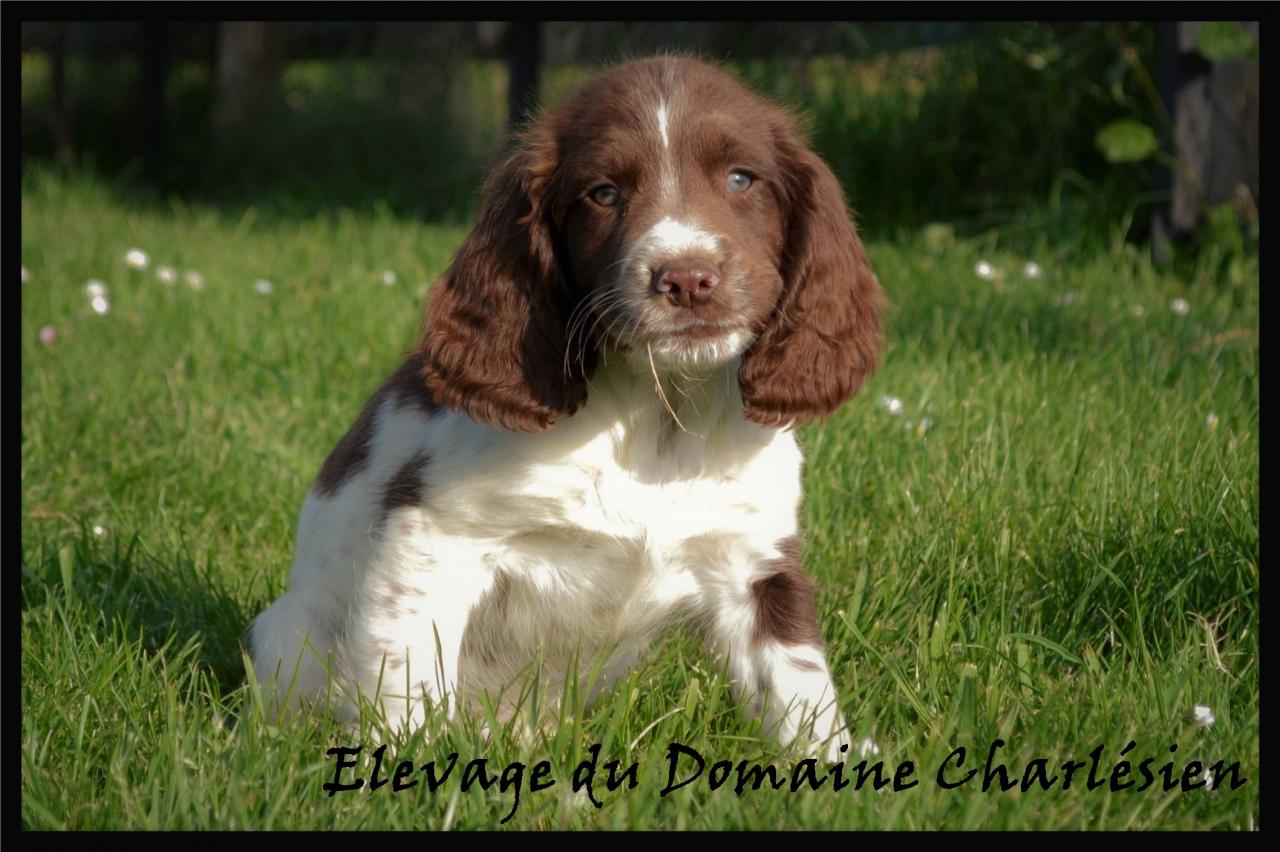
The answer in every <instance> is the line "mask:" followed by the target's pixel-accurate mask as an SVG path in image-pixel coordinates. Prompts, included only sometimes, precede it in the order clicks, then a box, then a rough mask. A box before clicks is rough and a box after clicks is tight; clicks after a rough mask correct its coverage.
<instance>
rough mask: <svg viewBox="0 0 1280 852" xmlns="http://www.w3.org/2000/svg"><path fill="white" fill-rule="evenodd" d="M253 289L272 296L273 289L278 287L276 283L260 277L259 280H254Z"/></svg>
mask: <svg viewBox="0 0 1280 852" xmlns="http://www.w3.org/2000/svg"><path fill="white" fill-rule="evenodd" d="M253 289H255V290H257V291H258V292H259V293H261V294H262V295H264V296H270V295H271V291H273V290H275V289H276V288H275V285H274V284H272V283H271V282H270V281H268V280H267V279H265V278H259V279H258V280H257V281H255V282H253Z"/></svg>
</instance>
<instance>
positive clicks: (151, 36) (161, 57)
mask: <svg viewBox="0 0 1280 852" xmlns="http://www.w3.org/2000/svg"><path fill="white" fill-rule="evenodd" d="M166 48H167V45H166V43H165V25H164V22H163V21H147V22H146V23H144V24H143V25H142V162H143V168H144V170H145V172H146V176H147V180H149V181H150V182H151V183H152V184H153V185H155V186H158V187H160V188H161V189H163V188H164V183H165V154H166V146H165V138H164V113H165V102H164V96H165V76H166V74H167V72H168V68H167V65H168V62H167V56H166V53H167V50H166Z"/></svg>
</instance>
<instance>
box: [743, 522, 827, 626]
mask: <svg viewBox="0 0 1280 852" xmlns="http://www.w3.org/2000/svg"><path fill="white" fill-rule="evenodd" d="M778 549H779V550H780V551H782V556H780V557H779V558H777V559H774V560H773V561H771V562H769V563H768V564H767V565H766V566H765V568H766V570H768V571H770V572H771V573H769V575H768V576H765V577H762V578H761V579H759V580H756V581H755V582H754V583H752V584H751V594H752V596H753V597H755V600H756V635H755V639H756V641H757V642H761V643H763V642H770V641H773V642H781V643H782V644H783V645H816V646H817V647H822V631H821V630H820V629H819V627H818V611H817V608H816V607H815V606H814V587H813V581H812V580H810V579H809V578H808V577H807V576H806V575H805V573H804V563H803V562H802V560H801V558H800V546H799V544H798V542H797V541H796V538H795V536H789V537H787V538H785V539H783V540H782V541H780V542H778Z"/></svg>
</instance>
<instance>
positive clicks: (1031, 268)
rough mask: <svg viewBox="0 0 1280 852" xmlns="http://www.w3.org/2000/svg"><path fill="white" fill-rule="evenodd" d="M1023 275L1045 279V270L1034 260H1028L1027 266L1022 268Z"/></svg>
mask: <svg viewBox="0 0 1280 852" xmlns="http://www.w3.org/2000/svg"><path fill="white" fill-rule="evenodd" d="M1022 274H1023V275H1025V276H1026V277H1028V278H1043V277H1044V270H1043V269H1041V268H1040V264H1038V263H1036V262H1035V261H1034V260H1028V261H1027V263H1026V265H1025V266H1023V267H1022Z"/></svg>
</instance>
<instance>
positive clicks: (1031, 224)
mask: <svg viewBox="0 0 1280 852" xmlns="http://www.w3.org/2000/svg"><path fill="white" fill-rule="evenodd" d="M968 33H969V34H968V37H966V38H964V39H963V40H960V41H954V42H950V43H947V44H941V45H936V46H929V47H917V48H911V49H901V50H896V51H890V52H880V53H868V54H867V55H859V56H851V55H817V56H812V57H807V58H794V59H793V58H785V57H775V58H768V59H758V60H752V59H746V60H741V61H738V60H735V59H734V58H733V57H728V60H727V61H726V64H727V65H728V66H729V67H730V68H732V69H733V70H735V71H737V72H738V73H740V74H742V75H743V76H744V77H745V78H746V79H747V80H748V81H749V82H750V83H751V84H752V85H754V86H756V87H757V88H759V89H761V90H762V91H764V92H765V93H767V94H769V95H772V96H774V97H776V98H778V99H780V100H782V101H783V102H785V103H787V104H790V105H792V106H794V107H796V108H798V109H799V110H800V111H801V112H802V113H803V114H804V115H806V116H807V117H808V119H809V121H810V126H811V131H812V137H813V141H814V144H815V146H816V147H817V149H818V150H819V151H820V152H821V153H822V154H823V156H824V157H826V158H827V159H828V160H829V161H830V162H831V164H832V165H833V166H834V168H835V170H836V172H837V173H838V174H839V175H840V176H841V178H842V179H843V180H844V182H845V186H846V189H847V191H848V193H849V196H850V199H851V201H852V203H853V206H854V207H855V209H856V210H857V211H858V213H859V217H860V219H861V221H862V225H863V228H864V230H866V231H868V232H869V233H872V234H878V235H887V234H893V233H897V232H901V231H903V230H915V229H918V228H920V227H923V226H925V225H927V224H928V223H930V222H934V221H939V220H943V221H950V222H954V223H956V225H957V227H958V228H959V230H960V232H961V233H969V234H972V233H981V232H987V231H989V230H991V229H994V228H1000V229H1002V234H1003V238H1004V239H1005V240H1008V241H1014V242H1021V243H1024V244H1027V245H1032V246H1034V245H1035V244H1036V243H1038V242H1040V241H1043V240H1044V239H1049V240H1051V241H1054V242H1058V241H1061V240H1067V241H1068V242H1073V241H1074V242H1091V243H1097V244H1110V243H1112V242H1114V240H1115V239H1116V238H1117V236H1118V237H1119V238H1121V239H1125V238H1128V239H1144V238H1145V237H1146V227H1145V225H1146V221H1147V217H1146V216H1145V215H1141V214H1142V213H1143V212H1144V211H1149V210H1150V209H1151V205H1153V204H1155V203H1156V202H1157V201H1159V200H1160V197H1159V195H1158V194H1155V193H1153V192H1152V191H1151V187H1152V186H1153V184H1154V182H1155V181H1154V177H1155V174H1154V171H1153V170H1154V166H1153V165H1151V164H1150V163H1143V162H1109V161H1108V157H1107V156H1106V155H1105V153H1104V151H1101V150H1099V148H1098V147H1097V146H1096V145H1095V137H1096V136H1097V134H1098V131H1099V129H1100V128H1102V127H1104V126H1106V125H1107V124H1108V123H1109V122H1114V121H1117V120H1121V119H1124V120H1131V121H1136V122H1140V123H1143V124H1146V125H1149V126H1159V123H1158V121H1157V120H1156V117H1155V116H1154V115H1153V114H1152V110H1153V109H1156V108H1157V107H1156V106H1155V105H1153V104H1151V103H1150V99H1149V98H1146V97H1144V96H1143V93H1142V91H1141V89H1140V81H1138V80H1136V79H1135V71H1134V67H1133V65H1132V63H1131V62H1127V61H1126V59H1125V58H1124V55H1123V50H1122V46H1124V45H1131V46H1132V48H1133V51H1134V53H1135V54H1136V55H1137V57H1138V58H1139V60H1140V61H1141V62H1143V63H1145V65H1146V67H1147V68H1148V69H1150V68H1152V67H1153V56H1154V51H1155V43H1156V31H1155V25H1154V24H1148V23H1017V24H1007V23H1006V24H983V25H972V26H971V27H970V28H969V30H968ZM708 58H710V59H721V60H723V59H724V58H723V57H716V56H708ZM22 68H23V74H22V78H23V79H22V91H23V108H24V115H25V114H27V113H30V115H31V116H34V117H38V116H39V115H41V114H42V110H44V109H45V108H47V101H48V97H49V86H48V67H47V63H46V62H45V58H44V56H43V54H40V53H30V54H28V55H26V56H24V57H23V66H22ZM592 70H593V69H592V68H589V67H584V66H565V65H557V66H552V67H549V68H548V69H547V70H546V73H545V74H544V76H543V87H542V100H543V102H544V103H554V102H556V101H557V100H559V99H560V98H562V97H564V96H566V95H567V94H568V93H569V92H570V91H571V90H572V88H573V85H574V84H576V82H578V81H580V80H581V79H583V78H585V77H586V76H588V75H589V74H590V73H592ZM139 73H140V69H139V63H138V62H137V60H136V59H129V58H118V59H110V60H108V59H94V60H92V61H90V60H88V59H85V58H83V57H78V56H77V55H75V54H73V55H72V57H71V61H70V62H69V67H68V92H69V98H70V107H71V108H70V112H71V115H72V125H73V128H74V132H75V138H76V144H77V147H78V149H79V153H80V156H81V163H82V165H87V166H89V167H90V168H91V169H93V170H96V171H98V172H99V173H105V174H108V175H120V176H122V177H123V178H124V179H125V182H126V183H128V182H130V181H133V179H134V178H136V177H138V176H139V175H140V173H141V169H140V166H139V164H138V162H137V160H136V157H137V152H139V151H140V150H141V141H140V140H141V132H142V131H141V124H142V119H141V102H140V98H139V96H138V93H139V91H140V81H139V78H138V75H139ZM211 76H212V74H211V69H210V67H209V65H208V64H207V63H199V62H183V63H181V64H178V65H176V66H175V67H174V68H173V70H172V73H171V75H170V81H169V88H168V95H167V96H168V115H167V117H166V118H167V123H168V140H169V144H168V157H167V170H166V188H167V191H168V192H169V193H171V194H177V195H179V196H183V197H186V198H189V199H193V200H200V201H204V202H213V203H217V204H225V205H228V206H230V207H231V208H232V209H236V208H239V207H243V206H253V207H255V208H256V209H258V210H259V212H260V213H262V214H264V215H286V216H291V215H311V214H314V213H315V212H317V211H318V210H322V209H327V208H352V209H356V210H373V209H377V208H379V207H382V206H386V207H388V208H390V209H391V210H392V211H394V212H396V213H398V214H403V215H413V216H416V217H421V218H426V219H448V220H452V221H465V220H467V219H468V218H469V217H470V215H471V214H472V213H473V211H474V205H475V201H476V198H477V196H478V191H479V186H480V183H481V181H482V180H483V175H484V172H485V169H486V168H487V167H488V166H489V165H490V164H491V163H492V162H493V161H494V160H495V158H496V157H497V156H498V155H499V154H500V152H501V150H502V145H503V138H502V137H503V131H504V126H505V117H506V116H505V113H506V71H505V67H504V65H503V64H502V63H501V62H498V61H493V60H474V59H466V58H464V57H462V56H460V55H458V52H454V54H452V55H445V56H441V57H419V58H418V59H416V60H415V61H412V62H406V61H388V60H379V59H353V58H337V59H326V60H306V61H296V62H290V63H288V64H287V66H286V68H285V70H284V73H283V79H282V82H281V85H280V86H279V89H278V91H276V92H275V93H274V94H273V96H272V98H271V99H270V101H269V103H268V106H267V108H265V109H264V110H263V112H262V114H261V116H260V118H259V119H258V120H257V122H256V123H255V126H256V128H257V129H256V130H255V132H254V133H253V134H252V136H251V137H245V138H243V139H235V140H230V141H229V142H224V143H223V144H220V145H215V144H214V141H213V136H212V134H211V133H210V130H209V115H210V112H211V102H212V79H211ZM22 131H23V152H24V158H25V159H26V160H28V161H41V160H47V159H51V158H52V154H53V141H52V133H51V131H50V130H49V126H48V122H45V121H41V120H34V119H33V120H24V121H23V128H22ZM1121 159H1124V158H1121ZM134 182H135V183H136V181H134Z"/></svg>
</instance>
